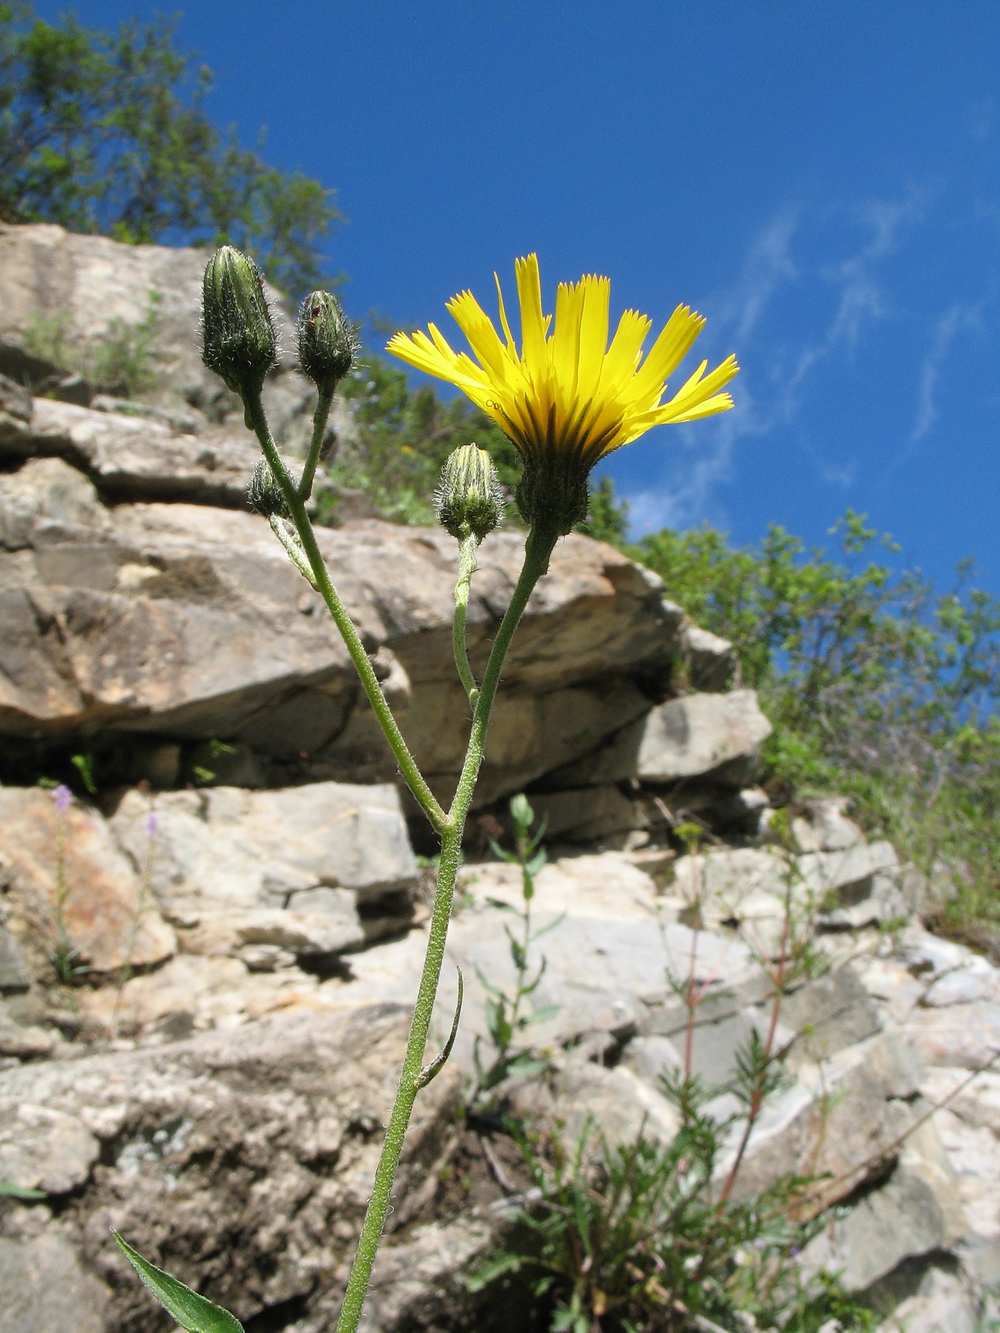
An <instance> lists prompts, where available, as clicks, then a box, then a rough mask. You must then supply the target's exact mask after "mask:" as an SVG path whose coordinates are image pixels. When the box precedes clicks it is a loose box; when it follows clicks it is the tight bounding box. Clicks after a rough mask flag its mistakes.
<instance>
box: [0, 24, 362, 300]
mask: <svg viewBox="0 0 1000 1333" xmlns="http://www.w3.org/2000/svg"><path fill="white" fill-rule="evenodd" d="M175 24H176V19H164V18H161V17H158V18H155V19H154V20H153V21H152V22H149V23H141V22H139V21H138V20H136V19H132V20H129V21H128V22H126V23H122V24H121V25H120V26H119V28H118V30H117V32H102V31H100V30H99V29H94V28H85V27H83V26H81V25H80V24H79V23H78V22H77V20H76V19H75V18H74V17H73V15H72V14H66V15H63V16H62V17H61V18H60V19H59V20H58V21H57V22H56V23H54V24H49V23H46V22H44V21H43V20H42V19H40V18H37V17H36V16H35V14H34V12H33V9H32V6H31V5H30V4H27V3H23V2H21V3H17V2H15V3H8V4H0V163H2V165H3V170H2V171H0V221H3V222H57V223H59V224H60V225H61V226H63V227H67V228H68V229H69V230H70V231H78V232H97V233H100V234H103V235H106V236H113V237H114V238H115V239H116V240H119V241H127V242H131V243H134V244H137V243H149V242H158V241H160V242H163V241H166V242H169V243H174V244H176V243H177V241H178V239H183V240H185V241H186V242H187V243H189V244H192V243H194V244H198V243H202V244H206V245H221V244H222V243H223V242H225V241H229V242H232V243H233V244H235V245H240V246H242V247H244V248H250V249H253V250H254V251H255V253H256V254H257V257H258V259H259V260H260V262H261V264H262V267H263V268H264V271H265V272H266V273H267V275H268V277H269V278H270V279H271V280H272V282H275V283H276V284H277V285H278V286H279V287H281V288H283V289H284V290H285V291H288V292H290V293H291V294H293V295H296V296H297V295H300V294H301V295H304V293H305V292H306V290H307V289H308V288H310V287H314V286H316V285H317V281H318V279H319V277H320V276H321V272H322V268H323V264H322V260H321V256H320V255H319V253H318V251H317V246H318V244H319V243H321V242H322V240H323V238H324V237H325V236H326V234H327V232H328V231H329V229H330V226H331V224H332V223H333V222H334V221H335V220H336V219H337V218H338V217H339V214H338V212H337V210H336V209H335V208H334V207H333V204H332V197H333V195H332V191H330V190H326V189H324V188H323V186H322V185H321V184H320V183H319V182H318V181H316V180H312V179H310V178H309V177H307V176H303V175H302V174H301V173H300V172H282V171H278V170H277V169H276V168H274V167H270V166H268V165H267V164H266V163H265V162H264V161H263V160H262V159H261V157H260V156H259V154H258V153H257V152H255V151H253V150H251V149H245V148H241V147H240V146H239V144H238V143H237V141H236V138H235V134H233V133H230V134H229V135H228V136H224V135H222V134H220V133H219V131H218V130H217V129H216V128H215V126H214V125H213V124H212V123H211V121H210V120H209V119H208V117H207V116H206V114H205V112H204V110H203V109H202V102H203V99H204V96H205V94H206V92H207V91H208V89H209V87H210V86H211V74H210V72H209V71H208V70H207V69H206V68H205V66H204V65H202V64H201V63H200V62H198V61H196V60H195V59H194V57H193V56H191V55H189V54H185V53H181V52H178V51H177V50H175V48H174V27H175Z"/></svg>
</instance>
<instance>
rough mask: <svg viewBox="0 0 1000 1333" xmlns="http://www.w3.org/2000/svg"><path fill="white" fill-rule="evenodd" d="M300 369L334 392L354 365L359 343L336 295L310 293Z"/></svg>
mask: <svg viewBox="0 0 1000 1333" xmlns="http://www.w3.org/2000/svg"><path fill="white" fill-rule="evenodd" d="M298 332H299V368H300V369H301V371H302V373H303V374H304V375H308V377H309V378H310V379H311V380H312V381H313V383H314V384H315V385H316V386H317V388H318V389H319V390H320V392H323V391H324V390H326V391H327V392H329V393H332V392H333V390H334V389H335V388H336V387H337V385H338V384H339V383H340V381H341V380H342V379H343V378H344V376H345V375H346V374H347V373H348V372H349V371H350V369H351V367H352V366H353V365H354V355H355V353H356V352H357V350H358V340H357V337H356V335H355V332H354V330H353V329H352V328H351V326H350V324H349V323H348V321H347V320H346V319H345V318H344V312H343V310H342V309H341V305H340V302H339V301H338V300H337V298H336V297H335V296H334V295H333V293H332V292H310V293H309V295H308V296H307V297H306V299H305V300H304V301H303V302H302V306H301V308H300V310H299V320H298Z"/></svg>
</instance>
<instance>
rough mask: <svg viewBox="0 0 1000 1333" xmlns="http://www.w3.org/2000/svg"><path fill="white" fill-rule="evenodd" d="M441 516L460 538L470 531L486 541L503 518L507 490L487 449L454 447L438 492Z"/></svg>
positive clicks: (436, 501)
mask: <svg viewBox="0 0 1000 1333" xmlns="http://www.w3.org/2000/svg"><path fill="white" fill-rule="evenodd" d="M434 504H435V508H436V509H437V515H438V520H439V521H440V523H441V525H442V527H444V528H446V529H447V530H448V532H450V533H451V535H452V536H453V537H457V538H458V539H459V541H461V540H462V538H463V537H467V536H469V535H470V534H471V535H472V536H473V537H475V538H476V540H477V541H482V540H483V538H484V537H485V536H486V534H487V533H488V532H492V531H493V529H494V528H495V527H496V526H497V524H498V523H499V522H500V520H501V519H502V518H503V511H504V504H505V501H504V494H503V488H502V486H501V485H500V478H499V477H498V476H497V470H496V468H495V467H494V465H493V460H492V458H490V456H489V454H488V453H487V452H486V450H485V449H480V448H479V446H478V445H475V444H462V445H459V447H458V448H457V449H455V450H453V451H452V453H451V454H450V455H449V456H448V460H447V462H446V463H445V465H444V468H443V469H442V472H441V484H440V486H439V487H438V489H437V491H436V492H435V493H434Z"/></svg>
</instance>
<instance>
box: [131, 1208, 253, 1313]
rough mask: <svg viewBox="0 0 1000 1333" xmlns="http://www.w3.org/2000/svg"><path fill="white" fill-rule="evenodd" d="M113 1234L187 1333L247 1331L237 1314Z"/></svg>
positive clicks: (152, 1289)
mask: <svg viewBox="0 0 1000 1333" xmlns="http://www.w3.org/2000/svg"><path fill="white" fill-rule="evenodd" d="M111 1234H112V1235H113V1236H114V1238H115V1240H116V1241H117V1242H118V1245H119V1248H120V1249H121V1251H122V1253H123V1254H124V1256H125V1258H126V1259H127V1260H128V1261H129V1263H130V1264H131V1265H132V1267H133V1268H134V1269H135V1271H136V1272H137V1273H138V1274H139V1277H140V1279H141V1280H142V1282H143V1284H144V1285H145V1286H146V1287H148V1288H149V1290H150V1291H151V1292H152V1293H153V1295H154V1296H155V1297H156V1299H157V1300H158V1301H159V1302H160V1304H161V1305H162V1306H163V1308H164V1309H165V1310H166V1312H167V1314H169V1315H170V1317H171V1318H172V1319H175V1320H176V1321H177V1323H178V1324H180V1326H181V1328H183V1329H184V1330H185V1331H186V1333H245V1330H244V1328H243V1325H242V1324H241V1323H240V1321H239V1320H238V1319H237V1318H236V1316H235V1315H234V1314H230V1313H229V1311H228V1310H224V1309H223V1308H222V1306H221V1305H215V1304H213V1303H212V1301H210V1300H208V1299H207V1297H205V1296H199V1295H198V1293H197V1292H196V1291H192V1290H191V1288H190V1287H186V1286H185V1285H184V1283H183V1282H181V1281H179V1280H178V1279H177V1278H175V1277H171V1276H170V1274H169V1273H165V1272H164V1271H163V1269H162V1268H157V1267H156V1265H155V1264H151V1263H150V1262H149V1260H148V1259H144V1258H143V1257H142V1255H141V1254H140V1253H139V1252H138V1251H137V1250H133V1248H132V1246H131V1245H129V1243H128V1241H126V1240H123V1239H122V1238H121V1236H119V1234H118V1232H117V1231H112V1233H111Z"/></svg>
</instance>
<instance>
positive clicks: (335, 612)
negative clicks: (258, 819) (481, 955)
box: [244, 394, 448, 834]
mask: <svg viewBox="0 0 1000 1333" xmlns="http://www.w3.org/2000/svg"><path fill="white" fill-rule="evenodd" d="M244 407H245V408H246V413H247V417H248V419H249V422H250V425H251V427H252V429H253V431H254V434H255V435H256V436H257V439H258V440H259V441H260V447H261V449H262V450H263V451H264V457H265V458H266V459H267V462H268V466H269V467H270V469H271V472H272V473H273V475H274V478H275V480H276V481H277V483H278V485H279V486H280V487H281V493H282V495H283V496H284V498H285V503H286V504H287V506H288V512H289V514H290V515H291V517H292V522H293V523H294V524H295V530H296V532H297V533H298V535H299V540H300V541H301V543H302V549H303V551H304V552H305V556H306V559H307V561H308V562H309V566H310V568H311V569H312V572H313V578H314V580H315V585H316V589H317V591H318V592H319V594H320V596H321V597H322V598H323V601H324V602H326V605H327V609H328V610H329V612H330V615H331V616H332V617H333V621H334V624H335V625H336V626H337V629H338V630H339V631H340V634H341V637H342V638H343V640H344V643H345V644H346V645H347V651H348V652H349V653H350V655H351V661H352V662H353V663H354V667H355V670H356V671H357V673H358V676H359V677H360V680H361V685H362V688H363V689H364V692H365V694H366V695H367V696H368V702H369V703H370V704H371V706H372V708H373V709H374V711H375V716H376V718H377V719H378V723H379V726H380V727H381V728H382V730H383V732H385V737H386V740H387V741H388V742H389V745H390V748H391V749H392V752H393V754H394V755H395V756H396V762H397V763H398V764H399V767H400V771H401V772H402V774H403V777H404V778H405V779H406V783H407V785H408V786H409V788H410V790H411V791H412V792H413V795H414V796H415V797H416V799H417V801H418V802H419V803H420V807H421V809H422V810H423V812H424V814H425V815H426V816H427V818H428V819H429V820H430V822H431V824H432V825H433V826H434V828H435V830H436V831H437V832H438V833H439V834H443V832H444V830H445V828H446V827H447V823H448V816H447V815H446V814H445V812H444V810H443V809H442V808H441V806H440V804H439V803H438V801H437V798H436V797H435V795H434V793H433V792H432V791H431V789H430V787H428V785H427V783H426V782H425V781H424V778H423V775H422V773H421V772H420V769H419V768H418V767H417V765H416V761H415V760H414V758H413V756H412V755H411V754H410V751H409V748H408V747H407V744H406V741H405V740H404V739H403V735H402V732H401V731H400V730H399V727H398V726H397V725H396V719H395V718H394V717H393V715H392V710H391V709H390V707H389V705H388V703H387V701H386V697H385V695H384V694H383V693H382V686H381V685H380V684H379V682H378V678H377V677H376V675H375V670H374V668H373V667H372V664H371V661H370V660H369V657H368V654H367V653H366V652H365V647H364V644H363V643H362V642H361V639H360V637H359V635H358V631H357V630H356V629H355V628H354V623H353V621H352V620H351V617H350V616H349V615H348V613H347V609H346V607H345V606H344V604H343V602H342V601H341V600H340V596H339V595H338V593H337V590H336V589H335V588H334V586H333V583H332V582H331V580H330V575H329V574H328V573H327V568H326V562H325V561H324V559H323V555H322V552H321V551H320V549H319V544H318V542H317V541H316V534H315V533H314V532H313V529H312V524H311V523H310V521H309V515H308V514H307V513H306V506H305V501H304V500H303V498H302V496H301V495H300V494H299V492H298V489H297V488H296V486H295V483H294V482H293V481H292V479H291V477H290V476H289V475H288V470H287V468H286V467H285V465H284V463H283V462H282V461H281V456H280V454H279V453H278V448H277V445H276V444H275V443H274V440H273V439H272V438H271V431H270V428H269V427H268V424H267V418H266V416H265V415H264V409H263V407H262V406H261V401H260V395H259V394H256V395H254V396H252V397H251V396H250V395H247V397H246V398H245V400H244Z"/></svg>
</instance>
